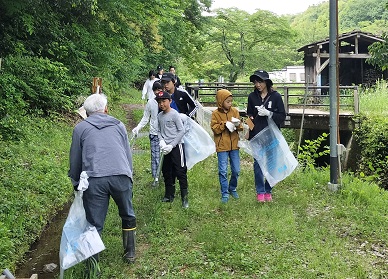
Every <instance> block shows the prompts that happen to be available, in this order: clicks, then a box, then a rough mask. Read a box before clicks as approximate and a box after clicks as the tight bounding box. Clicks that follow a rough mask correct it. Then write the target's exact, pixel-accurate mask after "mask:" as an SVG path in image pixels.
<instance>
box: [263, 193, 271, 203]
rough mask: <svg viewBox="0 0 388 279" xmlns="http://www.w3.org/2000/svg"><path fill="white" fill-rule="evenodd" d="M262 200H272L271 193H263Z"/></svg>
mask: <svg viewBox="0 0 388 279" xmlns="http://www.w3.org/2000/svg"><path fill="white" fill-rule="evenodd" d="M264 200H265V201H266V202H270V201H272V194H271V193H265V194H264Z"/></svg>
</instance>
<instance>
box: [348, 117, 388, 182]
mask: <svg viewBox="0 0 388 279" xmlns="http://www.w3.org/2000/svg"><path fill="white" fill-rule="evenodd" d="M359 123H360V125H359V127H358V128H356V129H355V131H354V136H355V139H356V141H357V144H358V145H359V146H361V148H360V149H361V156H360V159H359V164H358V172H359V174H360V176H361V177H371V178H373V179H375V180H376V181H377V183H378V184H379V185H380V186H381V187H382V188H385V189H388V148H387V146H388V121H387V120H386V118H385V117H382V116H381V117H377V116H375V117H373V118H367V117H366V116H362V115H361V116H359Z"/></svg>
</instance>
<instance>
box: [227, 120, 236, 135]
mask: <svg viewBox="0 0 388 279" xmlns="http://www.w3.org/2000/svg"><path fill="white" fill-rule="evenodd" d="M225 126H226V128H228V130H229V131H230V132H231V133H232V132H233V131H234V130H236V126H234V124H233V123H232V122H230V121H226V123H225Z"/></svg>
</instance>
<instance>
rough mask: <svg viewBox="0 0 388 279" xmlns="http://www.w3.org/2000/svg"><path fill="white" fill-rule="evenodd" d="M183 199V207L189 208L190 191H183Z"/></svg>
mask: <svg viewBox="0 0 388 279" xmlns="http://www.w3.org/2000/svg"><path fill="white" fill-rule="evenodd" d="M181 198H182V207H183V208H189V198H188V191H187V189H186V190H182V189H181Z"/></svg>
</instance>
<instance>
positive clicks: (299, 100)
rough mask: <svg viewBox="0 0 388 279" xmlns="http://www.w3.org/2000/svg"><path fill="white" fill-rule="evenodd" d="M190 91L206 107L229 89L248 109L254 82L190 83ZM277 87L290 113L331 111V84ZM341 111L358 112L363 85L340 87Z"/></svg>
mask: <svg viewBox="0 0 388 279" xmlns="http://www.w3.org/2000/svg"><path fill="white" fill-rule="evenodd" d="M185 85H186V90H187V91H188V92H189V93H190V94H191V95H192V96H193V97H194V98H195V99H197V100H198V101H199V102H200V103H202V104H203V105H204V106H217V105H216V100H215V95H216V93H217V91H218V90H219V89H223V88H224V89H228V90H229V91H231V92H232V94H233V99H234V103H235V106H236V107H238V108H239V109H240V110H245V109H246V103H247V100H248V95H249V93H251V92H252V91H253V89H254V88H253V86H252V83H186V84H185ZM273 87H274V89H275V90H276V91H278V92H279V93H280V94H281V95H282V96H283V101H284V106H285V109H286V113H290V112H292V110H294V109H311V110H312V109H313V110H317V111H322V113H325V112H326V113H328V112H329V111H330V95H329V88H330V87H329V86H312V85H308V84H301V83H288V84H286V83H275V84H274V86H273ZM338 105H339V112H340V114H341V113H345V114H348V115H349V114H350V115H355V114H358V113H359V112H360V108H359V87H358V86H340V87H339V94H338Z"/></svg>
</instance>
